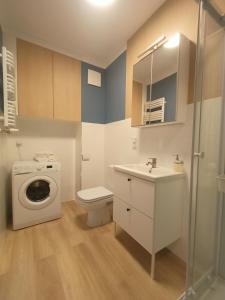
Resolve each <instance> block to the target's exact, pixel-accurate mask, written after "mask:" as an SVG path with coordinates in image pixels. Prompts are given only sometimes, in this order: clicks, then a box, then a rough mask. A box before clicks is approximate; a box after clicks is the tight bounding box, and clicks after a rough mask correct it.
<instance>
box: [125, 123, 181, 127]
mask: <svg viewBox="0 0 225 300" xmlns="http://www.w3.org/2000/svg"><path fill="white" fill-rule="evenodd" d="M172 125H184V122H178V121H175V122H164V123H157V124H150V125H137V126H131V127H135V128H149V127H161V126H172Z"/></svg>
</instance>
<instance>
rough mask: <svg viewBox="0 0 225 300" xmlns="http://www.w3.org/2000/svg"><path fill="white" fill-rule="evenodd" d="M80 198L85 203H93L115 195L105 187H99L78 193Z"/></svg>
mask: <svg viewBox="0 0 225 300" xmlns="http://www.w3.org/2000/svg"><path fill="white" fill-rule="evenodd" d="M77 195H78V197H79V198H80V199H81V200H83V201H85V202H92V201H96V200H101V199H104V198H109V197H112V196H113V193H112V192H111V191H109V190H107V189H106V188H104V187H103V186H98V187H95V188H91V189H86V190H81V191H79V192H77Z"/></svg>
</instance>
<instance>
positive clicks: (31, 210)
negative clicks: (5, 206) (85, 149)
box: [12, 161, 62, 230]
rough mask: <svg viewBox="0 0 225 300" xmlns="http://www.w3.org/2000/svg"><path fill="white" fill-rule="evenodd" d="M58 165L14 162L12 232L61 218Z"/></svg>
mask: <svg viewBox="0 0 225 300" xmlns="http://www.w3.org/2000/svg"><path fill="white" fill-rule="evenodd" d="M60 169H61V165H60V163H59V162H35V161H19V162H15V163H14V165H13V168H12V208H13V229H14V230H17V229H20V228H24V227H28V226H31V225H35V224H39V223H42V222H46V221H50V220H53V219H57V218H60V217H61V216H62V211H61V199H60V173H61V172H60Z"/></svg>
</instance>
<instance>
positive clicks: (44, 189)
mask: <svg viewBox="0 0 225 300" xmlns="http://www.w3.org/2000/svg"><path fill="white" fill-rule="evenodd" d="M57 192H58V187H57V184H56V182H55V181H54V179H52V178H50V177H48V176H33V177H31V178H29V179H28V180H26V181H25V182H24V183H23V184H22V186H21V188H20V191H19V201H20V202H21V204H22V205H23V206H24V207H26V208H28V209H42V208H44V207H46V206H48V205H50V204H51V203H52V202H53V201H54V200H55V197H56V195H57Z"/></svg>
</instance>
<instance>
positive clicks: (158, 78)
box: [151, 45, 179, 123]
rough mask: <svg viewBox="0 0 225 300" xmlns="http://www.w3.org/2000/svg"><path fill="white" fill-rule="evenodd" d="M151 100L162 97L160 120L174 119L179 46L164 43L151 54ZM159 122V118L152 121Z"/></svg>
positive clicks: (171, 120) (170, 120)
mask: <svg viewBox="0 0 225 300" xmlns="http://www.w3.org/2000/svg"><path fill="white" fill-rule="evenodd" d="M152 56H153V67H152V92H151V101H155V100H157V99H164V116H163V120H162V122H175V121H176V99H177V96H176V95H177V77H178V76H177V73H178V56H179V48H178V46H177V47H175V48H166V47H165V45H164V46H162V47H160V48H159V49H158V50H156V51H155V52H154V53H153V54H152ZM153 122H154V123H157V122H158V123H159V122H160V120H156V121H153Z"/></svg>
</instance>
